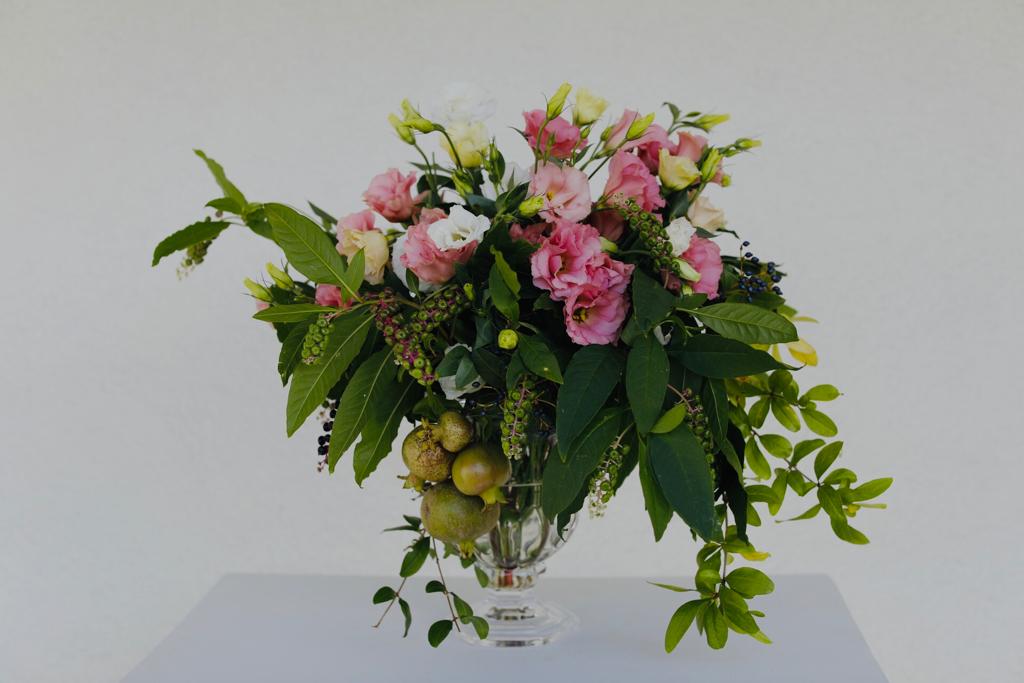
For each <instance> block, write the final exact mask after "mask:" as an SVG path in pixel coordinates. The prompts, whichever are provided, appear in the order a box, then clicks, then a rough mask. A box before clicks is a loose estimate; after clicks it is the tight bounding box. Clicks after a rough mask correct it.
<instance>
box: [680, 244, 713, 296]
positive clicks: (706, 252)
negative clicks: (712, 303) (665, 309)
mask: <svg viewBox="0 0 1024 683" xmlns="http://www.w3.org/2000/svg"><path fill="white" fill-rule="evenodd" d="M679 257H680V258H681V259H683V260H684V261H686V262H687V263H689V264H690V265H691V266H693V269H694V270H696V271H697V272H698V273H700V280H698V281H697V282H694V283H692V284H691V286H692V287H693V291H694V292H697V293H700V294H707V295H708V298H709V299H715V298H717V297H718V281H719V280H720V279H721V277H722V255H721V249H719V248H718V245H717V244H715V243H714V242H713V241H711V240H709V239H705V238H703V237H697V236H696V235H694V236H693V237H691V238H690V246H689V248H688V249H687V250H686V251H684V252H683V253H682V254H680V256H679Z"/></svg>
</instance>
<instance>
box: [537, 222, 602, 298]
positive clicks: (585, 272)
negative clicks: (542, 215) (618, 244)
mask: <svg viewBox="0 0 1024 683" xmlns="http://www.w3.org/2000/svg"><path fill="white" fill-rule="evenodd" d="M605 256H606V254H604V253H603V252H602V251H601V235H600V233H598V232H597V229H596V228H594V227H591V226H589V225H583V224H581V223H572V222H570V221H559V222H558V223H556V224H555V229H554V230H552V231H551V236H550V237H548V238H547V239H546V240H545V241H544V242H543V244H541V247H540V249H538V250H537V251H535V252H533V254H531V256H530V272H531V274H532V275H533V284H534V285H536V286H537V287H540V288H541V289H545V290H547V291H549V292H551V298H552V299H555V300H556V301H561V300H563V299H565V298H567V297H568V296H569V294H570V293H571V292H572V291H574V290H575V289H576V288H578V287H579V286H580V285H583V284H586V283H587V282H588V281H589V280H590V277H591V273H592V271H593V269H594V268H595V267H597V266H599V265H601V264H602V263H603V262H604V258H605Z"/></svg>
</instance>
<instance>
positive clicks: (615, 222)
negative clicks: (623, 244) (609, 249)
mask: <svg viewBox="0 0 1024 683" xmlns="http://www.w3.org/2000/svg"><path fill="white" fill-rule="evenodd" d="M587 223H589V224H590V225H593V226H594V227H595V228H597V231H598V232H599V233H601V237H603V238H605V239H606V240H611V241H612V242H615V241H618V239H619V238H620V237H622V231H623V229H624V228H625V226H626V219H625V218H623V217H622V214H621V213H619V211H618V209H605V210H603V211H595V212H594V213H592V214H590V216H588V217H587Z"/></svg>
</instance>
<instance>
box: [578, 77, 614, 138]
mask: <svg viewBox="0 0 1024 683" xmlns="http://www.w3.org/2000/svg"><path fill="white" fill-rule="evenodd" d="M607 107H608V100H606V99H604V98H603V97H598V96H597V95H595V94H594V93H592V92H590V90H588V89H587V88H578V89H577V90H576V106H575V107H574V108H573V113H572V119H573V123H575V124H576V125H577V126H583V125H588V124H591V123H593V122H594V121H597V120H598V119H599V118H601V114H603V113H604V110H605V109H606V108H607ZM584 137H586V136H584Z"/></svg>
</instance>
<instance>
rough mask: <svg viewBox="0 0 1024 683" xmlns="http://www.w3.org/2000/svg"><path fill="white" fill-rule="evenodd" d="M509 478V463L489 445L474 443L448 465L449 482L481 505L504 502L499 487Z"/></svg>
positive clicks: (510, 470) (497, 449) (495, 448)
mask: <svg viewBox="0 0 1024 683" xmlns="http://www.w3.org/2000/svg"><path fill="white" fill-rule="evenodd" d="M511 476H512V463H511V462H509V459H508V458H507V457H505V454H504V453H502V452H501V449H499V448H498V447H497V446H495V445H493V444H483V443H475V444H473V445H472V446H469V447H468V448H465V449H463V450H462V451H461V452H460V453H459V454H458V455H457V456H455V462H453V463H452V482H454V484H455V488H457V489H458V490H459V491H461V492H462V493H464V494H466V495H467V496H480V497H481V498H483V500H484V502H485V503H496V502H504V501H505V497H504V496H503V495H502V493H501V487H502V486H504V485H505V484H506V483H508V480H509V478H510V477H511Z"/></svg>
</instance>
